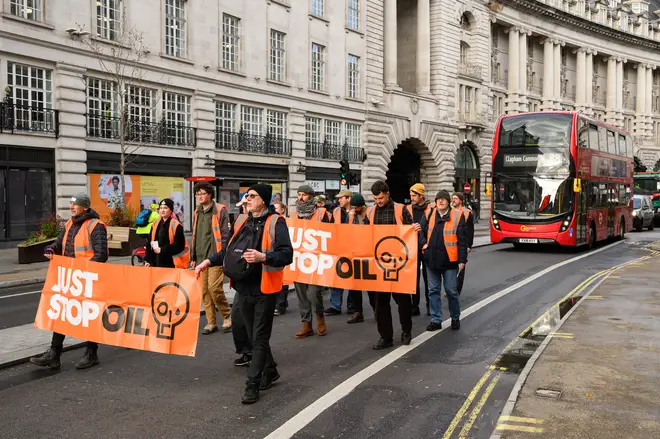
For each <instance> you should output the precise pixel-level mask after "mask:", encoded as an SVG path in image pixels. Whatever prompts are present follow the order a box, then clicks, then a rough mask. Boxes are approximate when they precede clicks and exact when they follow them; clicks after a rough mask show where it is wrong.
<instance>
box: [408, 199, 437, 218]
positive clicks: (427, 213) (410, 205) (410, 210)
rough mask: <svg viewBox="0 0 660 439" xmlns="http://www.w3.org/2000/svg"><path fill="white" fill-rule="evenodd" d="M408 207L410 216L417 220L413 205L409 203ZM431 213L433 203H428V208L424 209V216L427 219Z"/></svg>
mask: <svg viewBox="0 0 660 439" xmlns="http://www.w3.org/2000/svg"><path fill="white" fill-rule="evenodd" d="M406 209H408V212H410V217H411V218H412V219H413V222H414V221H415V215H413V205H412V204H409V205H407V206H406ZM430 213H431V204H430V203H429V204H427V205H426V209H424V218H426V220H427V221H428V220H429V214H430Z"/></svg>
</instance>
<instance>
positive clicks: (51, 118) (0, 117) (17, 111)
mask: <svg viewBox="0 0 660 439" xmlns="http://www.w3.org/2000/svg"><path fill="white" fill-rule="evenodd" d="M59 128H60V123H59V111H58V110H53V109H52V108H43V107H28V106H22V105H17V104H12V103H10V102H6V101H5V102H0V133H5V132H10V133H12V134H13V133H15V132H16V131H25V132H30V133H46V134H55V137H57V136H58V135H59Z"/></svg>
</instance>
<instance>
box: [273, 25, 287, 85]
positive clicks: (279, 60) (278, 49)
mask: <svg viewBox="0 0 660 439" xmlns="http://www.w3.org/2000/svg"><path fill="white" fill-rule="evenodd" d="M285 37H286V34H284V33H282V32H278V31H276V30H271V31H270V79H271V80H272V81H278V82H284V80H285V79H286V46H285Z"/></svg>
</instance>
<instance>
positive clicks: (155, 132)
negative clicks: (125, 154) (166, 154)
mask: <svg viewBox="0 0 660 439" xmlns="http://www.w3.org/2000/svg"><path fill="white" fill-rule="evenodd" d="M119 121H120V119H119V118H118V117H112V116H106V115H102V114H94V113H92V114H88V115H87V137H91V138H96V139H115V140H119V139H120V137H121V136H120V130H121V128H120V124H119ZM124 140H125V141H127V142H133V143H147V144H153V145H172V146H190V147H195V146H197V129H196V128H193V127H189V126H186V125H179V124H173V123H168V122H166V121H165V120H161V121H160V122H152V121H148V120H138V119H130V118H128V119H127V120H126V121H125V125H124Z"/></svg>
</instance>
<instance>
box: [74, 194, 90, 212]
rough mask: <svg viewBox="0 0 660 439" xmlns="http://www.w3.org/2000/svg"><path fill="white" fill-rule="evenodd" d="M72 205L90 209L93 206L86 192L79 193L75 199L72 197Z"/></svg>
mask: <svg viewBox="0 0 660 439" xmlns="http://www.w3.org/2000/svg"><path fill="white" fill-rule="evenodd" d="M71 204H75V205H76V206H80V207H84V208H85V209H89V207H90V206H91V205H92V201H91V200H90V199H89V195H87V194H86V193H85V192H78V193H77V194H75V195H74V196H73V197H71Z"/></svg>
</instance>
